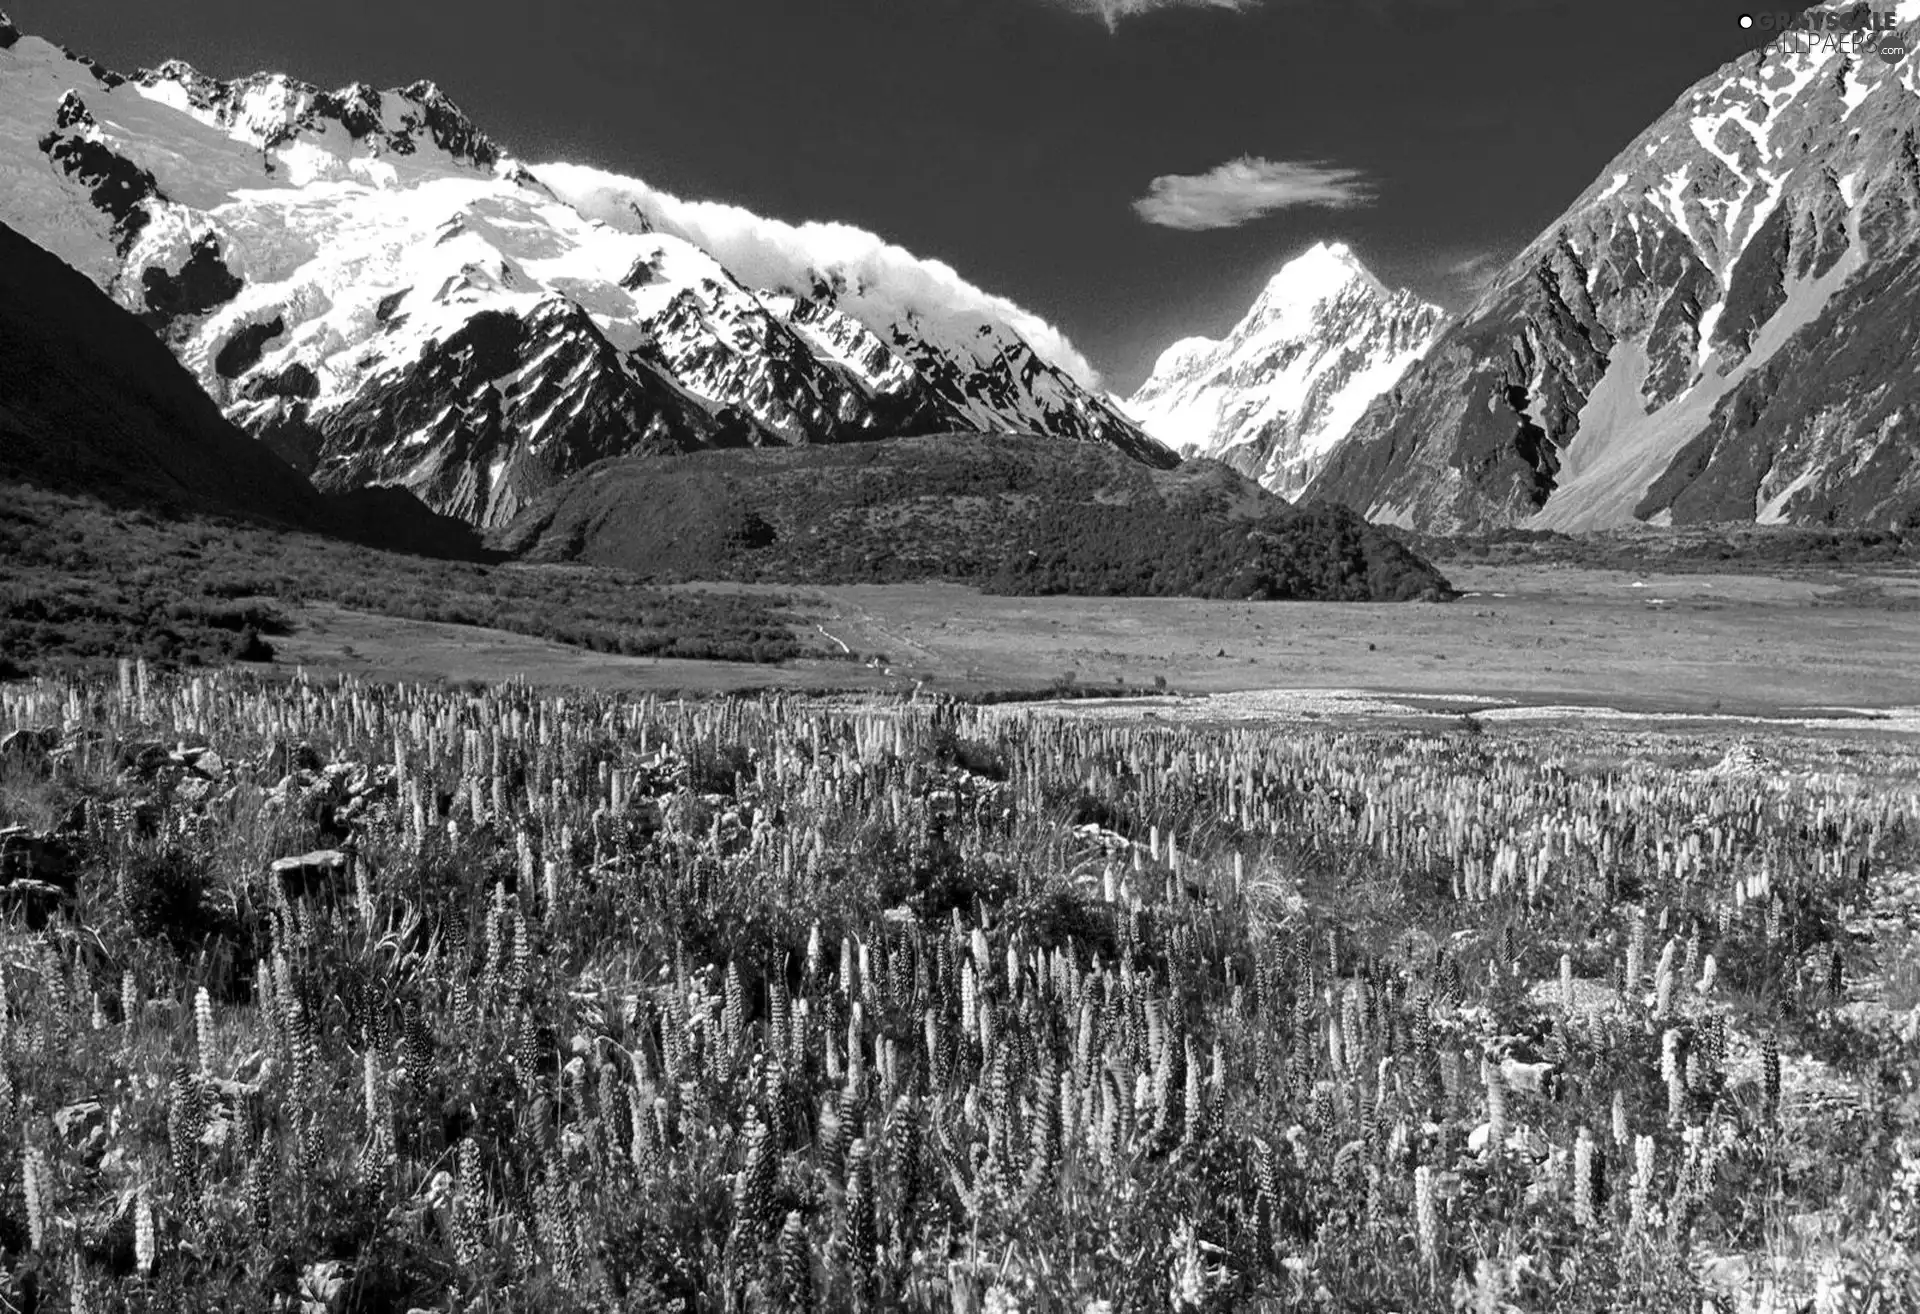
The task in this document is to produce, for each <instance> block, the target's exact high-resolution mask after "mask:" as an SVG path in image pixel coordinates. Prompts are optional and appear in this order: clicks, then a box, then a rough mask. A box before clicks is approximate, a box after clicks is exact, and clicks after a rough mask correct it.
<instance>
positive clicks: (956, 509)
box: [494, 435, 1449, 601]
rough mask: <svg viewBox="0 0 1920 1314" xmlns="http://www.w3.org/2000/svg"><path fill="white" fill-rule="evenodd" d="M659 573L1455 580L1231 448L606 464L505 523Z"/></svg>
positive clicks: (1039, 443) (898, 442)
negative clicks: (1265, 477)
mask: <svg viewBox="0 0 1920 1314" xmlns="http://www.w3.org/2000/svg"><path fill="white" fill-rule="evenodd" d="M494 545H495V546H496V547H499V548H501V549H503V550H505V551H507V552H510V553H512V554H514V555H517V556H522V557H526V558H529V559H532V560H538V561H576V562H586V563H592V564H596V565H609V566H620V567H624V568H627V569H630V570H635V571H640V572H644V573H647V574H650V575H653V576H655V577H659V578H677V579H715V578H723V579H748V580H774V581H808V582H816V583H854V582H899V581H905V580H917V579H929V578H932V579H947V580H955V581H959V582H962V583H969V584H976V585H979V586H981V587H983V588H985V589H987V590H989V591H993V592H1001V593H1020V594H1041V593H1077V594H1084V595H1095V596H1103V595H1104V596H1189V597H1206V598H1254V599H1277V598H1323V599H1336V600H1341V601H1375V600H1377V601H1389V600H1400V599H1408V598H1418V597H1439V596H1444V595H1446V594H1447V593H1448V592H1449V588H1448V585H1447V582H1446V580H1445V579H1444V578H1443V577H1442V576H1441V575H1440V574H1439V572H1437V571H1435V570H1434V569H1433V568H1432V567H1431V566H1430V565H1428V564H1427V563H1426V562H1425V561H1423V560H1421V559H1420V558H1419V557H1417V556H1416V555H1414V554H1413V553H1412V552H1410V551H1408V550H1407V549H1406V548H1405V547H1404V546H1403V545H1401V543H1400V542H1399V541H1398V540H1397V539H1396V538H1394V537H1393V536H1392V535H1391V534H1388V533H1386V532H1384V531H1381V530H1378V529H1376V528H1374V527H1372V526H1370V525H1368V524H1366V523H1365V522H1364V521H1362V520H1361V519H1360V518H1359V517H1357V516H1355V515H1353V514H1352V513H1350V512H1347V511H1344V510H1340V509H1335V508H1312V509H1306V510H1301V509H1296V508H1294V507H1292V506H1290V505H1289V504H1288V503H1287V502H1285V501H1284V500H1283V499H1281V498H1278V497H1275V496H1274V495H1272V494H1270V493H1268V492H1266V491H1264V490H1263V489H1261V488H1260V487H1259V486H1258V485H1257V484H1255V483H1253V482H1252V481H1251V480H1248V479H1246V478H1244V477H1242V476H1241V475H1239V474H1237V473H1235V472H1234V471H1232V470H1230V469H1228V468H1227V467H1225V466H1222V465H1219V464H1217V463H1214V462H1189V463H1188V464H1186V465H1183V466H1181V467H1179V468H1178V469H1175V470H1155V469H1150V468H1149V467H1147V466H1144V465H1141V464H1139V463H1138V462H1134V461H1130V460H1127V459H1126V458H1125V457H1123V456H1120V455H1118V454H1115V453H1112V452H1107V451H1102V450H1099V449H1096V448H1093V447H1090V446H1087V445H1084V444H1076V443H1064V442H1052V441H1048V440H1045V439H1037V438H1031V437H1021V436H1011V435H992V436H984V437H983V436H976V435H964V436H963V435H940V436H935V437H925V438H902V439H895V440H892V441H889V442H880V443H863V444H858V445H849V446H831V447H802V448H794V449H789V450H782V451H766V450H755V451H716V452H702V453H698V454H695V455H690V456H681V457H641V458H629V459H622V460H613V461H606V462H602V463H600V464H599V465H596V466H593V467H591V468H590V469H588V470H586V471H584V472H582V473H581V474H580V475H578V476H576V477H575V478H573V479H572V480H569V481H568V482H567V483H565V484H563V485H561V486H560V487H558V488H556V489H554V490H553V491H552V492H550V493H549V494H547V495H546V496H545V497H544V498H543V499H541V500H540V501H539V502H537V503H535V504H534V506H532V507H531V508H530V509H529V510H528V511H527V512H526V513H525V514H524V515H523V516H521V517H520V518H519V519H518V520H516V521H515V522H514V523H513V524H512V525H511V526H509V527H508V528H507V529H506V530H505V531H503V532H502V533H501V534H499V535H498V536H496V538H495V540H494Z"/></svg>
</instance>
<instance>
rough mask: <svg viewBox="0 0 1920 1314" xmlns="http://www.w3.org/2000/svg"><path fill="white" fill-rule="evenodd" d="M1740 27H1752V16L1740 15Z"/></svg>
mask: <svg viewBox="0 0 1920 1314" xmlns="http://www.w3.org/2000/svg"><path fill="white" fill-rule="evenodd" d="M1740 26H1741V27H1752V26H1753V15H1752V14H1742V15H1740Z"/></svg>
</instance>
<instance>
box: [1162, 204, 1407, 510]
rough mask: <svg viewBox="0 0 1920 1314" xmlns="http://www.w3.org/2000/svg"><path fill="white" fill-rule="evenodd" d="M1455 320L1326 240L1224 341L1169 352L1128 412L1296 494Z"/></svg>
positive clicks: (1188, 446) (1165, 437)
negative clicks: (1366, 411)
mask: <svg viewBox="0 0 1920 1314" xmlns="http://www.w3.org/2000/svg"><path fill="white" fill-rule="evenodd" d="M1444 320H1445V315H1444V313H1443V312H1442V311H1441V310H1440V309H1439V308H1438V307H1437V306H1430V305H1427V304H1425V303H1424V302H1422V301H1420V300H1419V298H1417V297H1415V296H1413V295H1411V294H1410V293H1406V292H1398V293H1396V292H1392V291H1390V290H1389V289H1388V288H1386V287H1385V286H1384V285H1383V284H1382V283H1381V282H1380V280H1379V279H1377V278H1375V277H1374V276H1373V275H1372V274H1371V273H1369V272H1368V270H1367V268H1366V266H1365V265H1363V264H1361V263H1360V260H1359V258H1358V257H1357V256H1355V255H1354V253H1353V249H1352V248H1351V247H1349V246H1348V245H1347V244H1346V243H1344V242H1316V243H1314V244H1313V245H1312V246H1310V247H1308V248H1307V249H1306V250H1305V251H1303V252H1302V253H1300V254H1299V255H1297V256H1295V257H1294V258H1293V259H1291V260H1289V261H1288V262H1287V263H1286V264H1285V265H1284V266H1283V267H1282V268H1281V269H1280V271H1279V272H1278V273H1276V274H1275V275H1274V276H1273V278H1272V279H1271V280H1270V281H1269V282H1268V284H1267V286H1266V289H1265V290H1264V291H1263V292H1262V293H1261V294H1260V298H1259V300H1257V301H1256V302H1255V303H1254V305H1253V308H1252V309H1251V310H1249V311H1248V312H1247V314H1246V316H1245V318H1243V319H1242V320H1241V321H1240V323H1239V324H1237V325H1236V326H1235V327H1234V329H1233V331H1232V332H1230V333H1229V334H1228V335H1227V336H1226V337H1225V338H1224V339H1222V340H1220V341H1217V342H1216V341H1214V340H1212V339H1209V338H1186V339H1183V340H1181V341H1179V342H1176V343H1174V344H1173V345H1172V346H1171V347H1169V348H1167V349H1166V351H1164V352H1163V353H1161V356H1160V359H1159V361H1158V363H1156V364H1155V366H1154V370H1153V375H1152V377H1150V378H1149V379H1148V380H1147V382H1146V383H1145V384H1143V385H1142V386H1141V388H1140V390H1139V391H1138V392H1137V393H1135V394H1134V395H1133V397H1132V398H1131V399H1130V400H1129V402H1128V407H1127V409H1128V411H1129V413H1130V414H1132V415H1133V416H1134V418H1135V419H1137V420H1139V421H1140V423H1141V425H1142V427H1144V428H1145V429H1146V431H1147V432H1148V433H1149V434H1152V435H1153V436H1154V437H1156V438H1159V439H1160V440H1161V441H1162V442H1165V443H1168V444H1170V445H1172V446H1173V447H1174V448H1175V449H1176V450H1181V451H1184V452H1187V453H1189V454H1192V455H1197V456H1212V457H1217V458H1219V459H1221V460H1224V461H1226V462H1227V463H1228V464H1229V465H1232V466H1233V467H1234V468H1235V469H1237V470H1239V471H1241V472H1242V473H1243V474H1248V475H1251V476H1253V477H1254V478H1257V479H1258V480H1259V481H1260V482H1261V483H1262V484H1264V485H1265V486H1266V487H1267V488H1269V489H1271V490H1272V491H1274V492H1277V493H1279V494H1281V495H1282V496H1286V497H1291V496H1294V495H1295V494H1297V493H1298V492H1299V491H1300V490H1301V489H1302V488H1303V487H1304V486H1305V485H1306V483H1307V481H1308V480H1309V479H1310V478H1312V476H1313V475H1314V474H1315V473H1316V472H1317V471H1318V470H1319V468H1320V464H1321V462H1322V461H1323V460H1324V459H1325V457H1326V455H1327V453H1328V452H1329V451H1331V450H1332V448H1333V446H1334V444H1336V443H1337V442H1339V440H1340V439H1341V438H1343V437H1344V436H1345V435H1346V433H1347V431H1348V430H1349V429H1350V428H1352V426H1353V424H1354V423H1355V421H1356V420H1357V419H1358V418H1359V416H1360V414H1361V412H1362V411H1363V410H1364V409H1365V407H1366V406H1367V405H1368V404H1369V403H1371V402H1372V400H1373V399H1374V398H1375V397H1376V396H1378V395H1379V394H1380V393H1381V392H1382V391H1384V390H1385V389H1387V388H1389V387H1391V386H1392V385H1393V383H1394V382H1395V381H1396V380H1397V379H1398V378H1399V377H1400V375H1401V374H1402V373H1403V372H1405V371H1406V369H1407V368H1408V367H1409V366H1410V365H1411V364H1412V363H1413V362H1414V361H1415V360H1417V359H1419V358H1420V356H1421V355H1423V354H1424V353H1425V351H1426V350H1427V348H1428V347H1429V346H1430V345H1431V344H1432V342H1433V339H1434V338H1435V336H1436V335H1437V334H1438V333H1439V331H1440V328H1441V326H1442V324H1443V322H1444Z"/></svg>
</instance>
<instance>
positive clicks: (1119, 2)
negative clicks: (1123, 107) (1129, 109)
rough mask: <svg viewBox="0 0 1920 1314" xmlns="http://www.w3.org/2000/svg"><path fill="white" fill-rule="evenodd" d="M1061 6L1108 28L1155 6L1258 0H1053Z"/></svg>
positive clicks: (1245, 5)
mask: <svg viewBox="0 0 1920 1314" xmlns="http://www.w3.org/2000/svg"><path fill="white" fill-rule="evenodd" d="M1052 2H1053V3H1054V4H1055V5H1058V6H1059V7H1060V8H1062V9H1071V10H1072V11H1074V12H1075V13H1077V14H1092V15H1093V16H1094V17H1096V18H1098V19H1100V20H1101V21H1103V22H1105V23H1106V25H1107V29H1108V30H1109V31H1111V30H1113V29H1114V28H1116V27H1118V26H1119V25H1120V20H1121V19H1123V18H1133V17H1136V16H1137V15H1140V14H1149V13H1152V12H1153V11H1154V10H1156V9H1253V8H1255V7H1257V6H1258V5H1259V4H1260V3H1261V0H1052Z"/></svg>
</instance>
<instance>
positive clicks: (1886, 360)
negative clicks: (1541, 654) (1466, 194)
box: [1307, 0, 1920, 533]
mask: <svg viewBox="0 0 1920 1314" xmlns="http://www.w3.org/2000/svg"><path fill="white" fill-rule="evenodd" d="M1816 9H1817V10H1818V11H1820V12H1821V13H1822V14H1823V15H1826V16H1827V18H1830V19H1831V21H1832V22H1833V23H1835V24H1836V25H1839V26H1842V27H1844V26H1845V25H1846V24H1847V23H1850V22H1859V21H1864V15H1866V14H1867V13H1868V12H1869V6H1867V5H1865V4H1862V3H1851V2H1843V3H1828V4H1825V5H1821V6H1816ZM1896 16H1897V18H1898V20H1899V24H1900V27H1899V34H1900V36H1901V37H1902V38H1903V39H1904V41H1905V44H1906V47H1907V49H1908V50H1909V51H1911V49H1912V48H1913V46H1914V45H1915V44H1917V41H1916V38H1920V3H1917V2H1916V0H1903V3H1902V4H1901V5H1900V7H1899V9H1898V10H1897V15H1896ZM1827 18H1823V20H1822V21H1823V22H1825V21H1827ZM1916 63H1920V61H1916V60H1915V59H1914V58H1913V57H1912V56H1911V55H1910V54H1909V55H1908V56H1907V57H1906V58H1904V59H1901V60H1898V61H1895V62H1893V63H1891V64H1889V63H1887V62H1885V61H1882V60H1880V59H1879V58H1878V57H1877V56H1872V55H1865V54H1853V53H1849V52H1848V51H1847V50H1846V49H1845V48H1844V47H1843V43H1840V42H1834V41H1823V40H1820V39H1817V38H1816V39H1808V38H1806V37H1802V36H1784V37H1782V38H1780V39H1777V40H1775V41H1774V42H1773V43H1771V44H1770V45H1768V46H1766V47H1764V48H1762V49H1760V50H1757V51H1754V52H1752V53H1750V54H1748V55H1745V56H1742V57H1741V58H1739V59H1737V60H1734V61H1732V62H1730V63H1728V64H1727V65H1724V66H1723V67H1722V68H1720V69H1719V70H1717V71H1715V72H1714V73H1711V74H1709V75H1708V76H1707V77H1705V78H1703V79H1701V80H1700V81H1699V82H1698V83H1696V84H1695V85H1694V86H1693V87H1692V88H1690V89H1688V90H1687V91H1686V92H1685V93H1683V94H1682V95H1681V96H1680V97H1679V98H1677V99H1676V101H1675V102H1674V104H1673V106H1672V107H1671V108H1670V109H1669V110H1668V111H1667V112H1666V113H1665V114H1663V115H1662V116H1660V117H1659V118H1658V119H1656V120H1655V121H1654V122H1653V123H1652V124H1650V125H1649V126H1648V127H1647V128H1646V129H1645V130H1644V131H1643V132H1642V133H1641V134H1639V136H1637V137H1636V138H1635V139H1634V140H1633V141H1632V142H1629V143H1628V144H1627V145H1626V146H1625V147H1624V148H1623V149H1622V151H1621V152H1620V153H1619V154H1618V155H1617V156H1616V157H1615V158H1614V160H1613V161H1612V162H1610V163H1609V164H1608V165H1607V166H1606V167H1605V168H1604V169H1602V170H1601V171H1600V173H1599V174H1598V175H1597V176H1596V178H1595V179H1594V181H1593V182H1592V183H1591V184H1590V185H1589V186H1588V187H1587V188H1586V189H1585V190H1583V192H1582V193H1581V194H1580V196H1579V197H1577V198H1576V199H1575V200H1574V202H1573V203H1572V204H1571V205H1570V206H1569V207H1568V208H1567V210H1566V211H1564V212H1563V213H1562V214H1561V216H1560V217H1559V218H1557V219H1556V220H1555V221H1554V222H1553V223H1552V224H1550V225H1548V226H1547V227H1546V228H1545V229H1544V230H1543V231H1542V232H1541V233H1540V235H1539V236H1538V237H1536V238H1535V239H1534V241H1532V242H1531V243H1529V244H1528V246H1527V247H1526V248H1525V249H1523V250H1522V251H1521V252H1520V253H1519V254H1518V255H1516V256H1515V257H1514V259H1513V260H1512V261H1510V262H1509V263H1508V264H1507V265H1506V266H1505V267H1504V268H1503V270H1502V271H1501V272H1500V274H1499V275H1498V276H1497V277H1496V278H1495V280H1494V282H1493V284H1492V285H1491V286H1490V287H1489V289H1488V291H1487V292H1486V293H1485V294H1484V295H1483V296H1482V297H1481V298H1480V299H1479V300H1478V301H1477V302H1476V303H1475V306H1474V307H1473V308H1472V309H1471V310H1470V311H1469V312H1468V313H1467V314H1466V315H1465V316H1463V317H1462V318H1461V319H1460V320H1459V321H1457V322H1456V323H1455V324H1454V325H1453V326H1452V327H1450V328H1449V329H1448V330H1447V331H1446V332H1445V333H1444V334H1443V335H1442V337H1441V338H1440V340H1439V341H1438V342H1437V343H1436V344H1435V346H1434V347H1433V349H1432V350H1431V351H1430V352H1429V353H1428V354H1427V355H1426V356H1425V357H1424V358H1423V359H1422V360H1421V361H1420V362H1419V363H1418V364H1417V365H1416V366H1414V367H1413V368H1412V369H1410V370H1409V371H1408V372H1407V374H1406V376H1405V377H1403V378H1402V379H1401V380H1400V381H1399V383H1398V384H1396V386H1395V387H1394V388H1393V389H1391V390H1389V391H1388V392H1387V393H1385V394H1383V395H1382V396H1381V397H1380V398H1379V399H1377V400H1376V401H1375V403H1374V404H1373V405H1372V406H1371V407H1370V408H1369V409H1368V411H1367V413H1366V414H1365V415H1364V416H1363V417H1362V418H1361V420H1360V421H1359V422H1358V423H1357V424H1356V425H1355V426H1354V429H1353V431H1352V433H1351V434H1350V435H1349V437H1348V439H1347V441H1346V442H1344V443H1343V444H1341V446H1340V447H1339V448H1338V449H1337V450H1336V451H1335V452H1334V453H1333V454H1332V455H1331V457H1330V458H1329V460H1328V462H1327V464H1326V466H1325V467H1324V468H1323V469H1322V471H1321V472H1320V474H1319V475H1318V476H1317V477H1316V479H1315V480H1314V482H1313V483H1312V484H1311V485H1310V486H1309V488H1308V490H1307V495H1308V496H1313V497H1325V498H1329V499H1331V500H1335V501H1340V502H1342V503H1344V504H1346V505H1349V506H1352V507H1354V508H1355V509H1357V510H1360V511H1361V512H1362V513H1363V514H1366V515H1368V516H1369V517H1370V518H1375V519H1381V520H1386V521H1388V522H1391V523H1395V524H1400V525H1403V526H1406V527H1410V528H1418V529H1421V530H1424V531H1432V532H1440V533H1448V532H1462V531H1478V530H1484V529H1488V528H1493V527H1498V526H1502V525H1527V526H1534V527H1539V528H1549V529H1558V530H1572V531H1578V530H1586V529H1597V528H1606V527H1609V526H1613V525H1621V524H1628V523H1633V522H1636V521H1639V522H1647V523H1652V524H1656V525H1658V524H1692V523H1705V522H1719V521H1748V522H1754V523H1761V524H1767V523H1799V524H1845V525H1855V526H1885V525H1889V524H1902V523H1907V522H1909V521H1910V519H1911V518H1912V517H1913V516H1914V515H1915V514H1916V512H1920V442H1917V441H1916V431H1915V428H1914V416H1915V414H1916V413H1920V410H1917V409H1916V408H1917V407H1920V373H1917V372H1916V369H1915V365H1914V361H1915V358H1916V356H1917V355H1920V328H1916V327H1915V326H1916V324H1920V273H1917V272H1916V261H1915V253H1916V252H1920V71H1917V70H1916Z"/></svg>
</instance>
